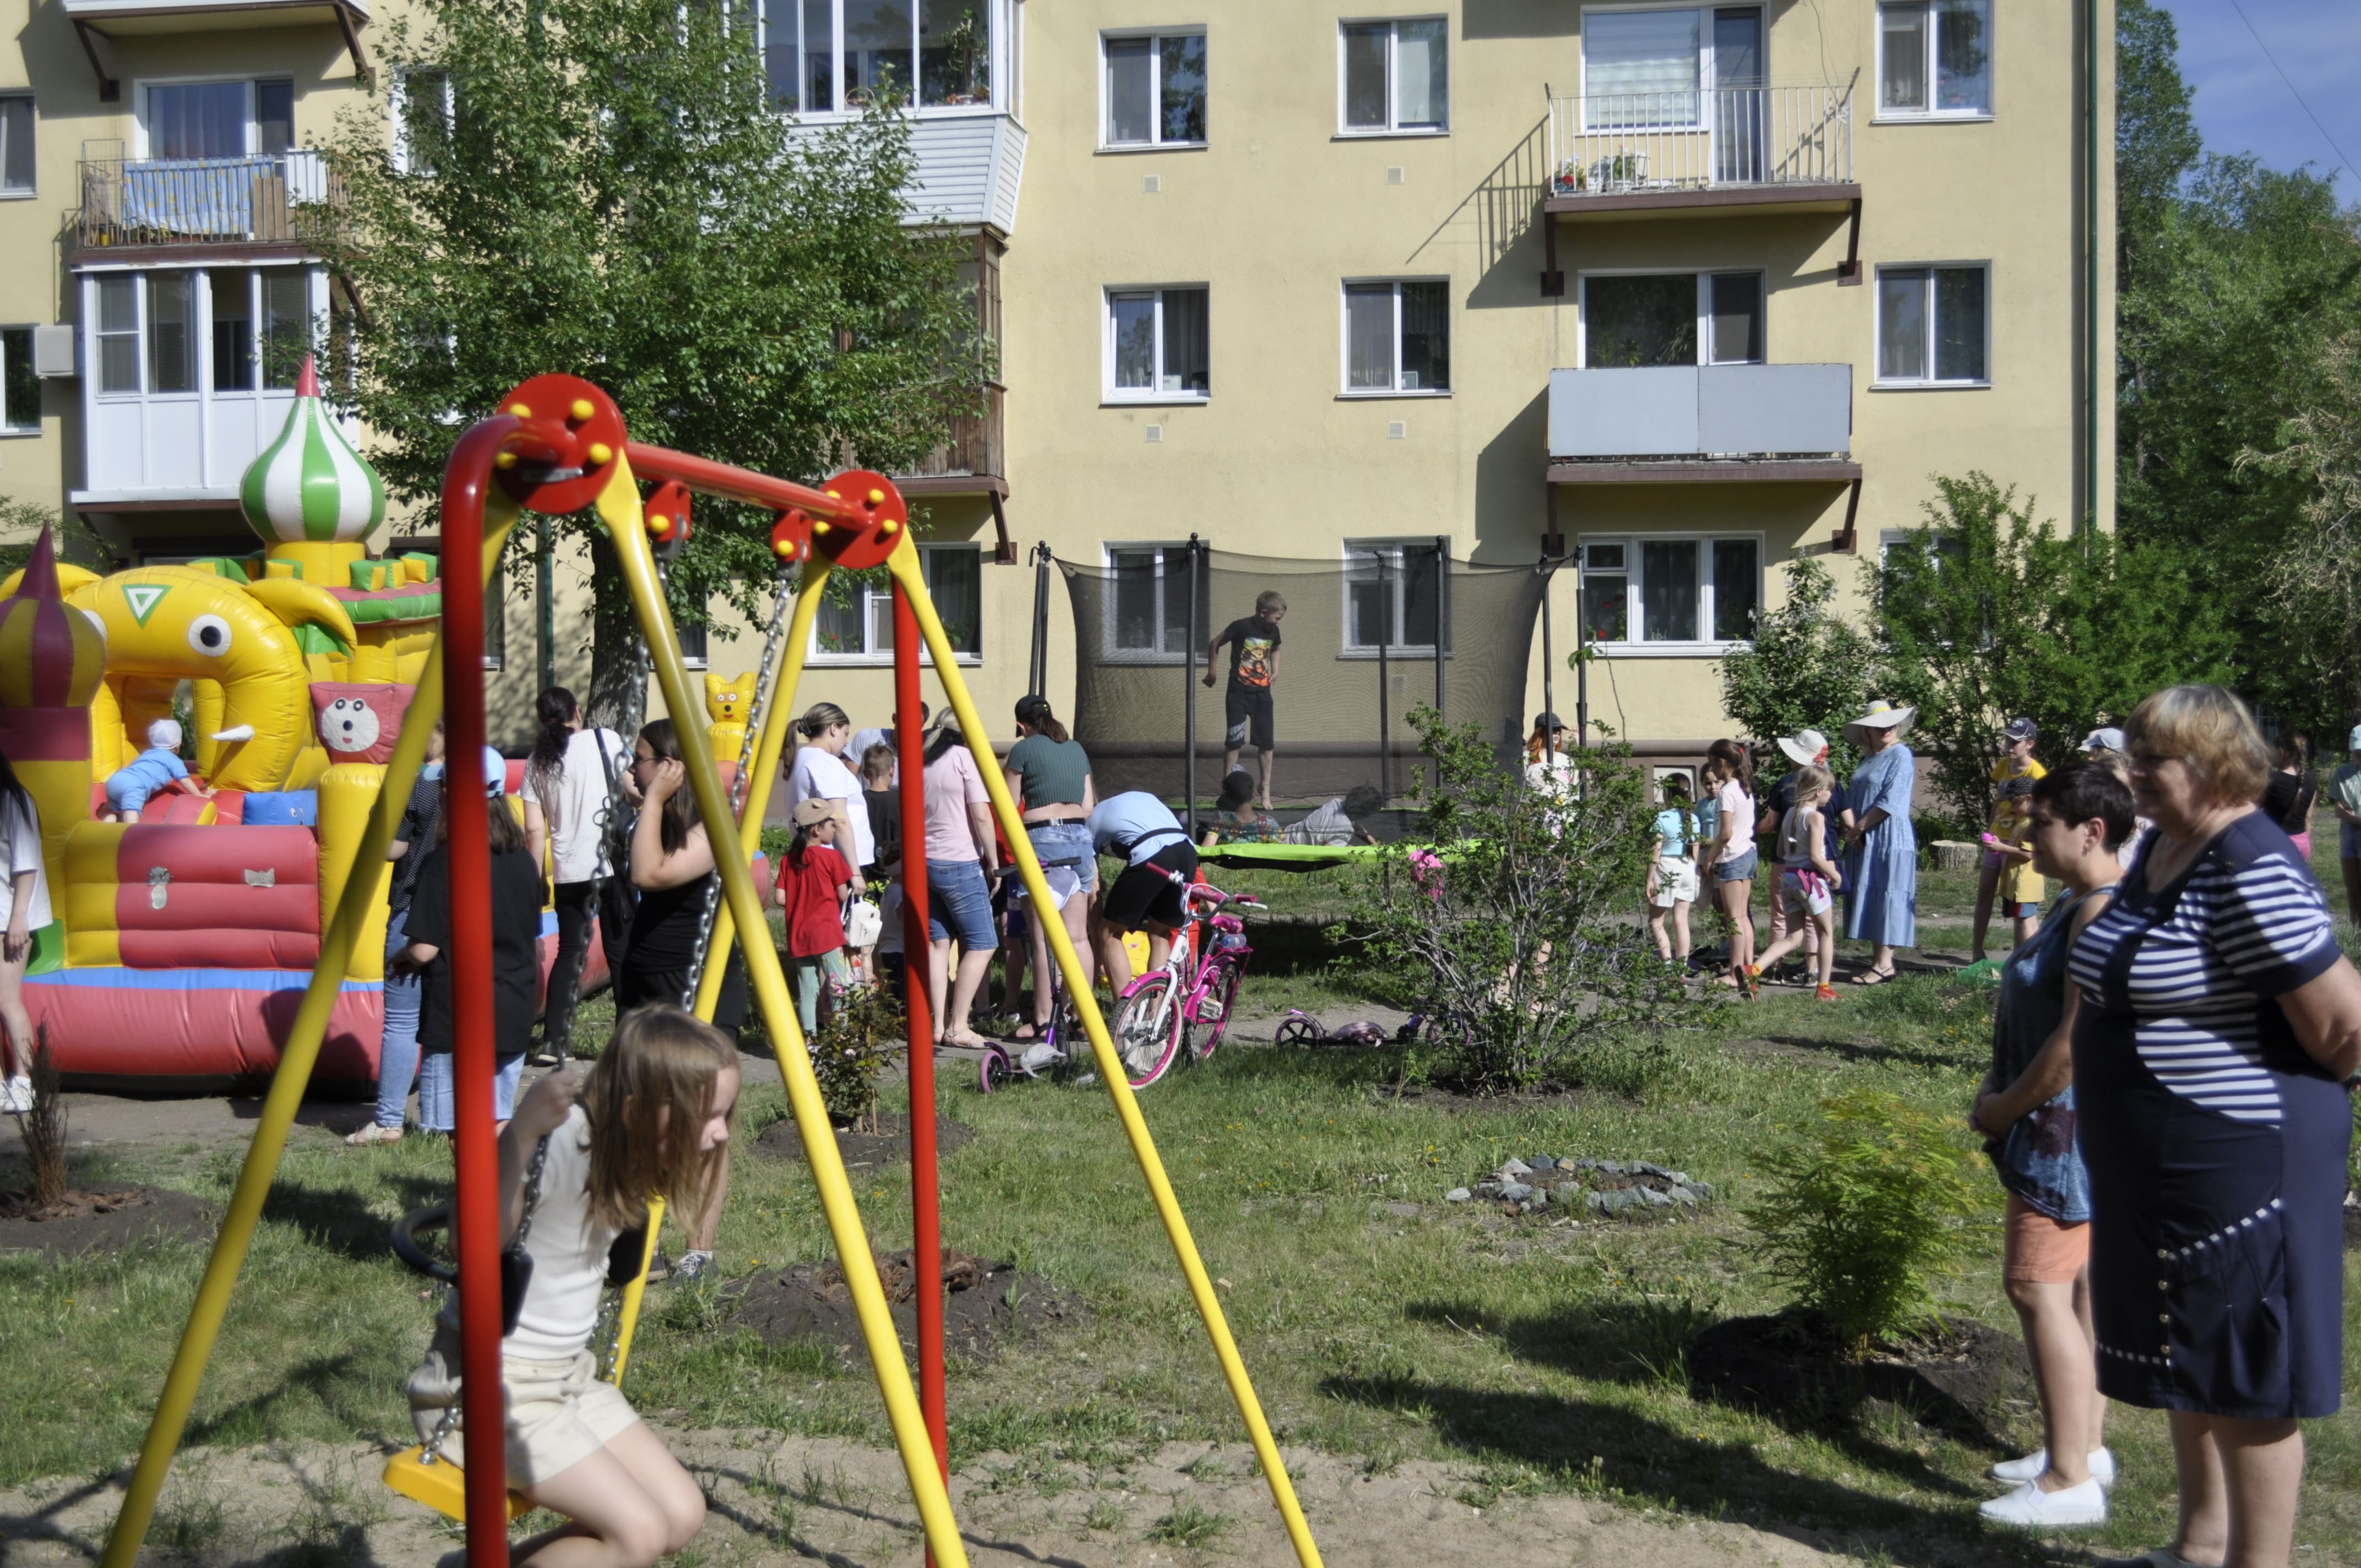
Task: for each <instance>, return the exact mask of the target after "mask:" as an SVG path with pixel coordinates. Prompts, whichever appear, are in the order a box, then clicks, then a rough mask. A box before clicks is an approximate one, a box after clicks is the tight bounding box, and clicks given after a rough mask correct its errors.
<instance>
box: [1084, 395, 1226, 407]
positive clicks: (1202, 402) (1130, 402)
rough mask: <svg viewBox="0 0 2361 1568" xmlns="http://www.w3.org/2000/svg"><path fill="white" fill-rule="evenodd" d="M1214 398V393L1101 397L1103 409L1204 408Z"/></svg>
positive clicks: (1100, 401)
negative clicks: (1186, 395) (1200, 396)
mask: <svg viewBox="0 0 2361 1568" xmlns="http://www.w3.org/2000/svg"><path fill="white" fill-rule="evenodd" d="M1212 401H1213V394H1212V393H1210V392H1209V393H1207V394H1206V395H1205V396H1203V397H1202V398H1191V397H1183V396H1181V395H1180V394H1179V393H1175V394H1173V395H1172V396H1170V397H1165V398H1118V397H1115V396H1114V395H1112V394H1109V395H1106V396H1104V397H1101V398H1100V399H1099V407H1101V408H1103V409H1202V408H1203V407H1205V406H1206V405H1207V404H1209V403H1211V402H1212Z"/></svg>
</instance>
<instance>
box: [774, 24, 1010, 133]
mask: <svg viewBox="0 0 2361 1568" xmlns="http://www.w3.org/2000/svg"><path fill="white" fill-rule="evenodd" d="M1002 3H1003V0H762V16H761V22H760V27H761V33H760V37H761V39H762V45H761V47H762V51H763V74H764V76H765V77H766V78H767V79H768V80H769V82H770V90H771V102H772V103H773V104H775V105H776V106H778V107H779V108H782V109H785V110H786V111H787V112H788V113H790V114H806V115H811V114H830V113H834V112H835V111H837V110H840V109H858V108H860V107H862V105H863V104H868V103H870V102H871V101H873V99H877V98H882V97H886V96H891V97H892V98H894V99H895V101H896V102H898V103H901V104H906V105H915V106H916V107H918V108H921V109H945V108H973V107H988V106H990V105H991V104H992V103H993V102H994V96H993V82H994V75H995V72H994V53H993V49H994V41H995V40H994V30H995V29H994V14H995V12H996V11H997V10H998V8H999V6H1000V5H1001V4H1002ZM744 9H745V11H746V12H747V13H749V14H751V13H752V11H753V10H754V5H753V4H752V0H748V3H747V4H746V5H745V6H744Z"/></svg>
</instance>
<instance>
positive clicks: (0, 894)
mask: <svg viewBox="0 0 2361 1568" xmlns="http://www.w3.org/2000/svg"><path fill="white" fill-rule="evenodd" d="M0 860H5V861H6V864H5V866H0V930H5V928H6V927H7V926H8V923H9V922H10V921H11V920H12V919H14V918H15V917H16V878H17V877H18V876H20V875H22V874H23V873H24V872H32V873H33V885H32V889H31V892H30V893H29V894H27V897H26V900H25V929H26V930H27V931H38V930H39V929H40V928H41V927H44V926H46V925H48V924H49V919H50V916H49V873H48V871H47V869H46V868H45V867H44V866H43V865H42V863H41V823H40V819H39V817H37V816H36V815H35V814H34V813H33V811H32V809H31V808H30V807H29V806H27V804H26V798H25V797H18V798H16V799H11V800H5V801H0Z"/></svg>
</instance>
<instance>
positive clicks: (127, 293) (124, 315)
mask: <svg viewBox="0 0 2361 1568" xmlns="http://www.w3.org/2000/svg"><path fill="white" fill-rule="evenodd" d="M98 389H99V390H100V391H102V392H137V390H138V389H139V280H138V279H137V278H135V277H128V276H125V275H122V274H117V275H115V276H114V277H109V278H101V279H100V280H98Z"/></svg>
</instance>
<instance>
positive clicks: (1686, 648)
mask: <svg viewBox="0 0 2361 1568" xmlns="http://www.w3.org/2000/svg"><path fill="white" fill-rule="evenodd" d="M1587 646H1589V647H1591V648H1593V649H1595V650H1597V651H1598V656H1599V657H1600V658H1602V659H1719V658H1721V657H1723V656H1725V655H1727V654H1730V653H1737V652H1744V651H1745V650H1746V649H1748V648H1751V647H1752V646H1753V644H1752V643H1751V642H1593V643H1590V644H1588V645H1587Z"/></svg>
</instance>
